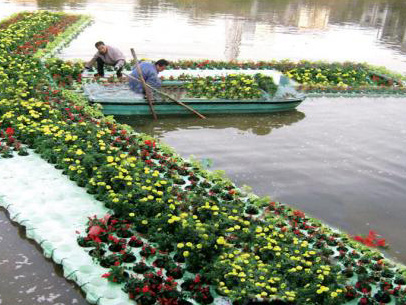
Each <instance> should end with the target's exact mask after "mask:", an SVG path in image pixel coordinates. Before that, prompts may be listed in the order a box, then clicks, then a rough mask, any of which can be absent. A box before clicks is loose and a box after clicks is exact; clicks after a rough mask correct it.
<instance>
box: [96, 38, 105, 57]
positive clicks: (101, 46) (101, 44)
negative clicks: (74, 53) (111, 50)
mask: <svg viewBox="0 0 406 305" xmlns="http://www.w3.org/2000/svg"><path fill="white" fill-rule="evenodd" d="M94 46H95V47H96V49H97V50H99V53H100V54H106V53H107V46H106V45H105V44H104V42H103V41H98V42H96V43H95V45H94Z"/></svg>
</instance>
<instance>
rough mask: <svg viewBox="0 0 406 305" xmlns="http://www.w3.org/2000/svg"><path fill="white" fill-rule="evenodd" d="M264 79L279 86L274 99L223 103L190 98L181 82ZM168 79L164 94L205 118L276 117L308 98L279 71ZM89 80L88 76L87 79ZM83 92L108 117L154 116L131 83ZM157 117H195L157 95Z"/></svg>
mask: <svg viewBox="0 0 406 305" xmlns="http://www.w3.org/2000/svg"><path fill="white" fill-rule="evenodd" d="M258 73H260V74H261V75H267V76H271V77H272V79H273V82H274V83H275V84H276V85H277V89H276V91H275V92H274V93H273V94H272V95H270V94H269V93H268V92H266V91H265V90H261V96H260V97H258V98H245V99H220V98H206V97H199V98H195V97H190V96H188V95H187V90H186V89H185V88H184V86H183V85H184V84H185V83H187V81H186V80H179V77H180V76H182V75H188V76H189V77H207V76H216V77H221V76H227V75H238V74H242V75H250V76H253V75H256V74H258ZM160 76H162V77H163V78H164V80H163V81H162V87H161V88H160V90H162V91H163V92H165V93H166V94H169V95H170V96H172V97H174V98H176V99H177V100H179V101H180V102H182V103H184V104H186V105H188V106H190V107H192V108H193V109H194V110H196V111H198V112H199V113H201V114H243V113H247V114H248V113H272V112H280V111H288V110H293V109H295V108H296V107H297V106H298V105H300V103H302V102H303V100H304V99H305V98H306V96H305V95H304V94H303V93H302V92H299V91H298V90H297V89H296V87H297V83H295V82H294V81H292V80H291V79H289V78H287V77H286V76H284V75H283V74H282V73H281V72H279V71H275V70H166V71H164V72H162V73H161V74H160ZM83 77H84V78H85V77H89V76H88V75H84V76H83ZM83 90H84V93H85V95H86V96H87V98H88V99H89V101H90V102H91V103H99V104H100V105H101V106H102V111H103V113H104V114H108V115H109V114H113V115H143V116H145V115H150V114H151V110H150V107H149V104H148V102H147V101H146V99H145V98H144V96H143V95H142V94H136V93H134V92H132V91H131V90H130V89H129V86H128V84H127V83H118V84H115V83H104V84H103V83H87V84H84V86H83ZM153 106H154V110H155V112H156V114H157V115H184V114H191V112H190V110H188V109H186V108H185V107H183V106H181V105H179V104H177V103H175V102H173V101H170V100H169V99H165V98H161V97H160V96H158V95H155V99H154V102H153Z"/></svg>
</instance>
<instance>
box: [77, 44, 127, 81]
mask: <svg viewBox="0 0 406 305" xmlns="http://www.w3.org/2000/svg"><path fill="white" fill-rule="evenodd" d="M95 47H96V49H97V53H96V54H95V55H94V56H93V58H92V59H91V60H90V61H89V62H87V63H86V65H85V69H86V70H91V69H92V66H93V65H94V63H97V73H98V74H99V76H100V77H104V65H109V66H113V67H114V71H116V73H117V77H121V76H122V75H123V74H122V71H123V68H124V64H125V57H124V55H123V53H122V52H121V51H120V50H119V49H117V48H114V47H112V46H106V45H105V44H104V42H103V41H98V42H96V43H95Z"/></svg>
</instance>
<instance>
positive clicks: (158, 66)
mask: <svg viewBox="0 0 406 305" xmlns="http://www.w3.org/2000/svg"><path fill="white" fill-rule="evenodd" d="M168 65H169V62H168V61H167V60H165V59H160V60H158V61H157V62H155V63H150V62H146V61H143V62H141V63H140V64H139V66H140V69H141V72H142V76H143V77H144V80H145V82H146V83H147V84H148V85H150V86H152V87H154V88H159V87H161V79H160V78H159V77H158V73H159V72H162V71H163V70H165V69H166V67H167V66H168ZM130 75H131V76H132V77H129V85H130V89H131V90H132V91H134V92H135V93H145V92H144V88H143V87H142V83H141V81H138V80H136V79H139V75H138V70H137V67H134V69H133V70H132V72H131V74H130ZM134 78H135V79H134Z"/></svg>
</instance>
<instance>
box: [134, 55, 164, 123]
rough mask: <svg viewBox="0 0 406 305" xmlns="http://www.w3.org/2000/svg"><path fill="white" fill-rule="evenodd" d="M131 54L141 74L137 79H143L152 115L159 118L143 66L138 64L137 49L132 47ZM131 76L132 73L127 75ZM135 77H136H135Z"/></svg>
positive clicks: (142, 82)
mask: <svg viewBox="0 0 406 305" xmlns="http://www.w3.org/2000/svg"><path fill="white" fill-rule="evenodd" d="M131 54H132V55H133V57H134V60H135V68H136V69H137V72H138V76H139V79H137V81H141V84H142V87H143V88H144V92H145V95H146V97H147V101H148V104H149V109H150V110H151V113H152V117H153V118H154V120H157V119H158V118H157V116H156V113H155V110H154V105H153V97H152V92H151V90H150V88H148V87H147V83H146V82H145V79H144V76H143V75H142V70H141V67H140V65H139V64H138V59H137V55H135V51H134V49H133V48H131ZM129 76H130V75H127V77H129ZM133 79H135V78H134V77H133Z"/></svg>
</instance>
